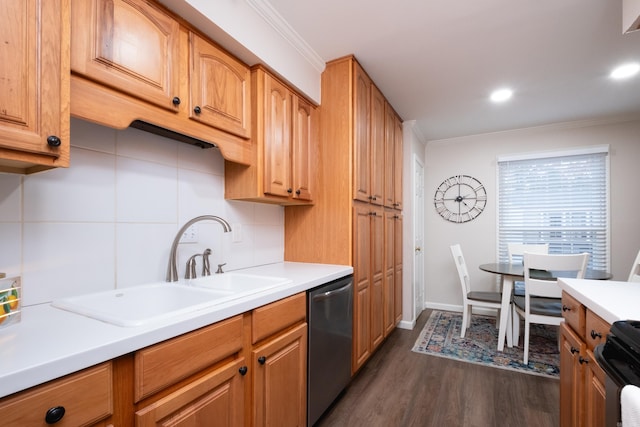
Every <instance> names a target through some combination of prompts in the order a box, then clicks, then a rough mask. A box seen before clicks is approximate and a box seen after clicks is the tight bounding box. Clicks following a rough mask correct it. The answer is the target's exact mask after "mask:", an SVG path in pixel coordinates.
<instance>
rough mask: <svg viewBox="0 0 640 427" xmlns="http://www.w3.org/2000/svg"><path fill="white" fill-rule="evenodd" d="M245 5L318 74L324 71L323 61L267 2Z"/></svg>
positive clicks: (249, 0) (252, 1)
mask: <svg viewBox="0 0 640 427" xmlns="http://www.w3.org/2000/svg"><path fill="white" fill-rule="evenodd" d="M247 3H248V4H249V5H250V6H251V7H252V8H253V9H254V10H255V11H256V12H258V14H259V15H260V16H261V17H262V18H263V19H264V20H265V21H266V22H267V24H269V25H270V26H271V27H272V28H273V29H274V30H276V31H277V32H278V34H280V35H281V36H282V38H284V39H285V40H286V41H288V42H289V43H290V44H291V45H292V46H293V47H294V48H295V49H296V50H297V51H298V52H299V53H300V54H301V55H302V56H303V57H304V58H305V59H306V60H307V62H309V63H310V64H311V65H312V66H313V68H315V69H316V70H317V71H318V72H319V73H321V72H322V71H324V68H325V61H324V60H323V59H322V58H321V57H320V55H318V54H317V53H316V51H315V50H313V48H312V47H311V46H309V44H308V43H307V42H306V41H305V40H304V39H303V38H302V37H300V34H298V33H297V32H296V31H295V30H294V29H293V28H292V27H291V25H289V23H288V22H287V21H286V20H285V19H284V18H283V17H282V15H280V14H279V13H278V11H277V10H275V9H274V8H273V6H272V5H271V3H270V2H269V1H268V0H247Z"/></svg>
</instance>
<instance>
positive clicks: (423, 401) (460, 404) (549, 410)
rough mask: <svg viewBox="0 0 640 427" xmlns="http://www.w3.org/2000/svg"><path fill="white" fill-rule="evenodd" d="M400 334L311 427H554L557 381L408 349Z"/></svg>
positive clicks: (409, 342)
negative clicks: (314, 425)
mask: <svg viewBox="0 0 640 427" xmlns="http://www.w3.org/2000/svg"><path fill="white" fill-rule="evenodd" d="M429 314H430V310H426V311H424V312H423V313H422V315H421V316H420V317H419V318H418V322H417V325H416V327H415V328H414V329H413V330H412V331H408V330H403V329H397V330H396V331H394V332H393V333H392V334H391V335H390V336H389V337H388V338H387V340H386V341H385V343H384V344H383V345H382V347H380V348H379V349H378V351H377V352H376V353H375V354H374V356H373V357H372V358H371V359H370V360H369V362H367V364H366V365H365V366H364V367H363V368H362V369H361V370H360V372H359V373H358V374H357V375H356V377H355V378H354V379H353V381H352V382H351V385H350V386H349V387H348V388H347V390H346V391H345V392H344V393H343V395H342V396H341V397H340V398H339V399H338V400H337V401H336V402H335V403H334V405H333V406H332V407H331V408H330V409H329V410H328V411H327V412H326V413H325V415H324V416H323V417H322V418H321V419H320V420H319V421H318V423H317V424H316V426H318V427H329V426H349V427H351V426H372V427H375V426H385V427H395V426H402V427H404V426H425V427H430V426H434V427H436V426H437V427H448V426H456V427H457V426H474V427H491V426H496V427H498V426H499V427H505V426H535V427H546V426H558V425H559V393H560V390H559V381H558V380H556V379H552V378H545V377H539V376H534V375H527V374H522V373H518V372H513V371H507V370H503V369H496V368H490V367H485V366H479V365H474V364H470V363H464V362H458V361H454V360H450V359H444V358H440V357H434V356H427V355H424V354H419V353H415V352H413V351H411V348H412V347H413V344H414V342H415V340H416V339H417V337H418V334H419V333H420V331H421V330H422V327H423V326H424V324H425V322H426V321H427V318H428V317H429Z"/></svg>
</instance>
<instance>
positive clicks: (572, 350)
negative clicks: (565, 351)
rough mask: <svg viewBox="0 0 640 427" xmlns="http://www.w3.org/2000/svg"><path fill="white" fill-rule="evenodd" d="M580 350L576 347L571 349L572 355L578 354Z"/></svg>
mask: <svg viewBox="0 0 640 427" xmlns="http://www.w3.org/2000/svg"><path fill="white" fill-rule="evenodd" d="M578 351H579V350H578V349H577V348H575V347H571V354H575V353H577V352H578Z"/></svg>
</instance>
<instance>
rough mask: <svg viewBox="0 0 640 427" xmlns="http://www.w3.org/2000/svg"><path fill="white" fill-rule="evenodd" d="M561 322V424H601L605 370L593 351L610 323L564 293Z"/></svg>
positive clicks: (586, 426) (573, 426)
mask: <svg viewBox="0 0 640 427" xmlns="http://www.w3.org/2000/svg"><path fill="white" fill-rule="evenodd" d="M562 304H563V307H564V309H565V311H564V312H563V313H564V314H563V315H564V318H565V321H564V322H563V323H562V324H561V325H560V426H561V427H600V426H603V425H604V423H605V406H606V393H605V386H604V381H605V373H604V371H603V370H602V368H601V367H600V366H599V365H598V362H597V361H596V360H595V357H594V355H593V349H594V348H595V346H596V345H598V344H600V343H602V342H604V340H605V339H606V335H607V333H609V329H610V327H611V325H609V324H608V323H607V322H605V321H604V320H602V319H601V318H600V317H598V316H597V315H596V314H595V313H593V312H592V311H590V310H589V308H588V307H585V306H583V305H582V304H580V303H579V302H577V301H576V300H575V299H574V298H573V297H571V295H568V294H567V293H563V296H562Z"/></svg>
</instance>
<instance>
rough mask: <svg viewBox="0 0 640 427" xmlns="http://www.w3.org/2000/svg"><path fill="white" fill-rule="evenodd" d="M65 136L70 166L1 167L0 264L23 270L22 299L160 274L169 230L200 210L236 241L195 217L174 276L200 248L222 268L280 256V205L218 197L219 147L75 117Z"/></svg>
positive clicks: (220, 182) (40, 298)
mask: <svg viewBox="0 0 640 427" xmlns="http://www.w3.org/2000/svg"><path fill="white" fill-rule="evenodd" d="M71 145H72V147H71V167H70V168H69V169H55V170H51V171H46V172H43V173H40V174H36V175H29V176H20V175H11V174H0V237H1V238H0V271H2V272H6V273H8V274H19V275H22V279H23V283H22V284H23V288H24V289H23V297H24V299H23V304H24V305H25V306H27V305H33V304H40V303H44V302H48V301H51V300H52V299H53V298H55V297H61V296H67V295H74V294H81V293H85V292H92V291H99V290H108V289H113V288H114V287H126V286H131V285H135V284H141V283H148V282H154V281H163V280H164V279H165V274H166V268H167V260H168V255H169V249H170V246H171V242H172V241H173V238H174V236H175V234H176V232H177V230H178V229H179V228H180V227H181V226H182V224H184V223H185V222H186V221H188V220H189V219H191V218H193V217H195V216H198V215H203V214H213V215H218V216H221V217H222V218H225V219H226V220H228V221H229V222H230V223H231V224H232V226H235V227H236V228H241V229H242V230H241V231H242V233H241V234H242V236H241V237H242V241H241V242H237V243H234V242H233V239H232V236H231V234H232V233H223V231H222V227H221V226H220V225H219V224H217V223H212V222H201V223H199V224H198V226H197V227H198V234H199V242H198V243H188V244H181V245H179V264H178V270H179V273H180V275H181V276H182V275H184V264H185V261H186V259H187V258H188V256H190V255H192V254H194V253H202V252H203V251H204V249H205V248H211V249H212V250H213V254H212V256H211V258H210V259H211V266H212V268H216V265H217V264H221V263H225V262H226V263H227V266H226V267H225V269H226V270H234V269H238V268H243V267H250V266H254V265H260V264H268V263H273V262H280V261H282V260H283V259H284V210H283V208H282V207H279V206H272V205H265V204H258V203H247V202H234V201H225V200H224V161H223V159H222V156H221V155H220V152H219V151H217V150H215V149H208V150H202V149H200V148H197V147H194V146H191V145H188V144H185V143H180V142H176V141H173V140H171V139H166V138H162V137H159V136H156V135H152V134H149V133H145V132H141V131H139V130H136V129H125V130H114V129H110V128H106V127H101V126H98V125H95V124H92V123H88V122H83V121H80V120H76V119H72V120H71ZM238 225H240V227H238ZM200 268H201V266H200V263H198V274H200V273H199V271H200Z"/></svg>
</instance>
